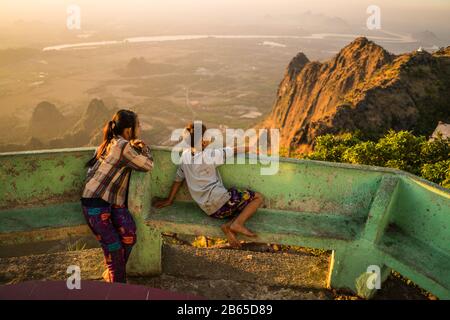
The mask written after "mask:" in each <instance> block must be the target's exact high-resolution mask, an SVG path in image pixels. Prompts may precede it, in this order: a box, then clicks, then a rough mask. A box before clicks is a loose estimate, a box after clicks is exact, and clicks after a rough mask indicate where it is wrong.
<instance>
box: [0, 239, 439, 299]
mask: <svg viewBox="0 0 450 320" xmlns="http://www.w3.org/2000/svg"><path fill="white" fill-rule="evenodd" d="M249 249H252V251H250V250H249ZM254 249H255V248H251V246H247V250H245V249H244V250H231V249H217V248H196V247H193V246H188V245H174V244H165V245H164V248H163V274H162V275H161V276H158V277H152V278H129V282H130V283H133V284H141V285H147V286H151V287H155V288H162V289H167V290H172V291H177V292H182V293H191V294H195V295H198V296H203V297H206V298H209V299H293V300H296V299H314V300H315V299H318V300H328V299H357V297H355V296H352V295H349V294H346V293H344V292H335V291H332V290H328V289H326V288H325V281H326V274H327V271H328V263H329V253H320V254H316V253H314V252H313V253H311V252H296V253H288V252H276V253H267V252H258V251H255V250H254ZM259 251H263V250H259ZM69 265H79V266H80V267H81V272H82V278H83V279H90V280H101V273H102V271H103V269H104V266H103V256H102V252H101V250H100V249H97V248H94V249H87V250H77V251H66V252H59V253H50V254H42V255H32V256H23V257H9V258H1V259H0V284H13V283H18V282H22V281H27V280H63V279H66V278H67V276H68V275H67V274H66V269H67V267H68V266H69ZM427 298H430V296H426V295H424V293H423V292H422V291H421V290H420V289H418V288H416V287H414V286H411V285H408V284H406V283H405V282H404V281H403V280H401V279H399V278H398V277H394V276H392V277H391V278H390V279H389V280H388V281H386V282H385V283H384V284H383V288H382V289H381V290H380V292H379V293H378V294H377V296H376V299H427ZM431 298H432V297H431Z"/></svg>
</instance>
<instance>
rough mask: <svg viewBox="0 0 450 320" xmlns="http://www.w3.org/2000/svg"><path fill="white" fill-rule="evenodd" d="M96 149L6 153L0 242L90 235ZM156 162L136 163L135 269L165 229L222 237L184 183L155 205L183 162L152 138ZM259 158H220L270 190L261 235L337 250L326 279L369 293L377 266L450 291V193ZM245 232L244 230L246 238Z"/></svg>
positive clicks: (369, 173) (141, 268)
mask: <svg viewBox="0 0 450 320" xmlns="http://www.w3.org/2000/svg"><path fill="white" fill-rule="evenodd" d="M92 152H93V149H91V148H85V149H67V150H55V151H41V152H22V153H8V154H0V242H1V245H4V244H17V243H26V242H31V243H33V242H40V241H45V240H54V239H62V238H64V237H67V236H68V235H71V234H74V235H81V234H83V235H89V234H90V230H89V229H88V227H87V225H86V224H85V222H84V219H83V216H82V214H81V207H80V204H79V201H78V199H79V196H80V192H81V188H82V186H83V180H84V177H85V172H86V169H85V168H84V163H85V162H86V161H87V160H88V159H89V158H90V156H91V155H92ZM153 154H154V158H155V169H154V170H153V171H152V172H151V173H133V174H132V177H131V180H130V192H129V197H128V202H129V207H130V211H131V212H132V214H133V216H134V218H135V221H136V224H137V228H138V242H137V244H136V246H135V248H134V250H133V253H132V255H131V258H130V262H129V268H128V270H129V272H130V273H131V274H136V275H155V274H159V273H160V272H161V271H162V270H161V247H162V235H161V234H162V233H163V232H167V231H168V232H175V233H181V234H193V235H206V236H214V237H220V236H222V233H221V231H220V228H219V225H220V223H221V221H217V220H215V219H211V218H209V217H207V216H206V215H205V214H204V213H202V212H201V211H200V209H199V208H198V207H197V206H196V205H195V204H194V203H193V202H192V200H191V198H190V196H189V194H188V192H187V190H186V188H182V190H181V192H180V194H179V196H178V197H177V199H176V202H175V204H174V206H172V207H168V208H164V209H161V210H156V209H154V208H152V207H151V200H152V198H153V197H163V196H166V195H167V193H168V191H169V189H170V185H171V182H172V179H173V177H174V174H175V170H176V167H175V166H174V165H173V164H172V162H171V160H170V152H169V150H167V149H164V148H154V151H153ZM260 168H261V166H260V165H254V164H251V165H250V164H247V165H225V166H223V167H221V169H220V170H221V173H222V176H223V178H224V183H225V185H226V186H227V187H230V186H236V187H242V188H245V187H250V188H252V189H254V190H255V191H259V192H261V193H262V194H264V196H265V208H262V209H260V210H259V211H258V213H257V214H256V215H255V216H254V217H253V218H252V219H251V220H250V221H249V222H248V225H249V227H250V228H252V229H254V231H255V232H257V233H258V234H259V238H258V241H260V242H263V243H277V244H287V245H300V246H306V247H313V248H320V249H329V250H332V251H333V254H332V261H331V263H330V272H329V278H328V284H329V286H331V287H334V288H348V289H350V290H353V291H355V292H358V293H359V294H360V295H362V296H365V297H370V296H371V295H372V294H373V293H374V292H375V291H374V290H369V289H368V288H367V286H366V285H365V284H366V281H367V277H368V276H369V274H368V273H367V269H368V268H369V267H370V266H373V265H376V266H379V267H380V269H381V273H382V279H381V280H384V279H385V278H386V277H387V275H388V274H389V273H390V271H391V270H392V269H393V270H395V271H397V272H399V273H400V274H402V275H404V276H406V277H407V278H409V279H411V280H412V281H414V282H415V283H416V284H418V285H419V286H421V287H422V288H424V289H426V290H428V291H430V292H432V293H433V294H435V295H437V296H438V297H439V298H443V299H448V298H450V293H449V292H450V284H449V279H450V276H449V271H448V270H450V232H449V228H450V193H449V191H448V190H445V189H442V188H440V187H438V186H436V185H434V184H432V183H429V182H426V181H424V180H422V179H420V178H417V177H415V176H412V175H410V174H407V173H404V172H401V171H397V170H390V169H382V168H374V167H367V166H351V165H344V164H332V163H321V162H315V161H299V160H292V159H283V160H282V161H281V163H280V169H279V173H278V174H277V175H275V176H261V175H260V174H259V173H260ZM242 239H244V240H246V239H245V238H242ZM1 245H0V247H1Z"/></svg>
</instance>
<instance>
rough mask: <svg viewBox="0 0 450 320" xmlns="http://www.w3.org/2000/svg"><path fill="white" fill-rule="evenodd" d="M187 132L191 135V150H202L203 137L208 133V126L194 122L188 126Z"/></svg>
mask: <svg viewBox="0 0 450 320" xmlns="http://www.w3.org/2000/svg"><path fill="white" fill-rule="evenodd" d="M200 128H201V130H200ZM186 131H187V132H188V133H189V135H190V142H191V148H195V149H197V150H199V149H200V150H201V146H202V140H203V135H204V134H205V132H206V126H205V125H204V124H203V123H202V122H201V121H194V122H191V123H189V124H188V125H187V127H186ZM200 132H201V134H200Z"/></svg>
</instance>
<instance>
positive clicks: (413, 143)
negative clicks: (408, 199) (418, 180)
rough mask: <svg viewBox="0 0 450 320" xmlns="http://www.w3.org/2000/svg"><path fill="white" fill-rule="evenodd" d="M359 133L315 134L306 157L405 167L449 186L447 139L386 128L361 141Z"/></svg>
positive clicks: (449, 147) (449, 154)
mask: <svg viewBox="0 0 450 320" xmlns="http://www.w3.org/2000/svg"><path fill="white" fill-rule="evenodd" d="M359 136H360V135H359V134H358V133H356V134H351V133H346V134H342V135H331V134H328V135H324V136H321V137H318V138H317V139H316V144H315V149H314V152H312V153H310V154H309V155H307V156H306V158H308V159H312V160H321V161H331V162H346V163H352V164H366V165H372V166H380V167H389V168H394V169H400V170H405V171H408V172H411V173H413V174H416V175H419V176H421V177H423V178H425V179H427V180H430V181H432V182H435V183H437V184H440V185H442V186H443V187H445V188H450V139H444V138H443V137H442V136H439V137H437V138H436V139H434V140H429V141H427V140H426V138H425V137H423V136H415V135H414V134H412V133H411V132H409V131H399V132H395V131H389V132H388V133H387V134H386V135H385V136H384V137H382V138H381V139H379V140H378V141H362V140H361V139H360V138H359Z"/></svg>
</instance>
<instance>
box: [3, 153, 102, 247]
mask: <svg viewBox="0 0 450 320" xmlns="http://www.w3.org/2000/svg"><path fill="white" fill-rule="evenodd" d="M92 153H93V149H92V148H85V149H65V150H54V151H36V152H19V153H4V154H0V163H1V167H0V242H1V244H2V245H11V244H21V243H33V242H36V241H48V240H61V239H65V238H67V237H69V236H80V235H88V234H90V230H89V228H88V227H87V225H86V223H85V220H84V218H83V215H82V213H81V206H80V202H79V198H80V190H81V188H82V185H83V181H84V177H85V174H86V169H85V168H84V164H85V163H86V161H87V160H88V159H89V156H91V155H92Z"/></svg>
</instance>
